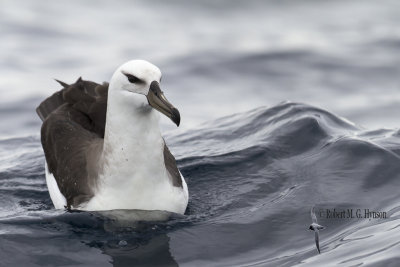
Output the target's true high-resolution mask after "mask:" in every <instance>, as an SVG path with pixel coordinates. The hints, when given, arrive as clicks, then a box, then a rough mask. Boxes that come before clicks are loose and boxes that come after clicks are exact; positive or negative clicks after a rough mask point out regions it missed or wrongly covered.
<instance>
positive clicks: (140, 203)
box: [78, 174, 189, 214]
mask: <svg viewBox="0 0 400 267" xmlns="http://www.w3.org/2000/svg"><path fill="white" fill-rule="evenodd" d="M181 178H182V187H176V186H173V185H172V183H171V182H170V181H169V180H167V179H166V180H164V181H160V183H158V184H146V183H145V182H143V183H142V184H141V186H137V185H133V186H130V185H129V184H125V185H122V186H118V185H114V186H110V185H104V184H103V185H100V186H99V189H98V191H97V192H96V193H95V195H94V197H93V198H92V199H90V201H89V202H87V203H85V204H82V205H81V206H80V207H78V208H79V209H81V210H90V211H95V210H115V209H137V210H164V211H170V212H175V213H180V214H183V213H184V212H185V210H186V206H187V204H188V199H189V193H188V189H187V184H186V182H185V179H183V176H182V174H181Z"/></svg>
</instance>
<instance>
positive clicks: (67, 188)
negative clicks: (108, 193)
mask: <svg viewBox="0 0 400 267" xmlns="http://www.w3.org/2000/svg"><path fill="white" fill-rule="evenodd" d="M60 83H61V85H63V86H64V88H63V89H62V90H60V91H58V92H56V93H55V94H53V95H52V96H50V97H49V98H47V99H46V100H44V101H43V102H42V103H41V104H40V105H39V107H38V108H37V110H36V111H37V113H38V115H39V116H40V118H41V119H42V120H43V125H42V129H41V141H42V146H43V150H44V154H45V157H46V162H47V165H48V169H49V172H50V173H52V174H53V175H54V177H55V179H56V181H57V185H58V187H59V189H60V191H61V193H62V194H63V195H64V196H65V198H66V199H67V205H68V207H71V205H73V206H75V207H76V206H78V205H79V204H81V203H83V202H86V201H88V200H89V199H90V198H91V197H92V196H93V192H92V191H91V189H90V188H91V186H90V185H91V184H92V183H95V181H94V178H95V177H97V174H96V173H89V172H88V170H91V169H93V170H96V169H97V168H95V167H93V168H90V166H92V165H93V166H94V165H95V164H97V162H98V161H97V160H98V157H99V155H100V151H101V149H102V145H103V137H104V128H105V114H106V108H107V91H108V84H103V85H99V84H96V83H93V82H88V81H83V80H82V79H80V78H79V79H78V81H77V82H76V83H74V84H71V85H68V84H65V83H62V82H60Z"/></svg>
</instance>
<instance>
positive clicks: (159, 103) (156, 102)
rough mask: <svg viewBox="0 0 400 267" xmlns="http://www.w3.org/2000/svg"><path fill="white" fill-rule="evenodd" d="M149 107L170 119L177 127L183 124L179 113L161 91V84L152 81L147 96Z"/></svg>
mask: <svg viewBox="0 0 400 267" xmlns="http://www.w3.org/2000/svg"><path fill="white" fill-rule="evenodd" d="M147 101H148V102H149V105H150V106H152V107H153V108H155V109H156V110H158V111H160V112H161V113H162V114H164V115H165V116H167V117H168V118H170V119H171V120H172V121H173V122H174V123H175V124H176V126H179V123H180V122H181V115H180V114H179V111H178V110H177V109H176V108H175V107H174V106H173V105H172V104H171V103H170V102H169V101H168V100H167V98H166V97H165V96H164V94H163V92H162V91H161V89H160V84H159V83H158V82H157V81H152V82H151V84H150V89H149V93H148V94H147Z"/></svg>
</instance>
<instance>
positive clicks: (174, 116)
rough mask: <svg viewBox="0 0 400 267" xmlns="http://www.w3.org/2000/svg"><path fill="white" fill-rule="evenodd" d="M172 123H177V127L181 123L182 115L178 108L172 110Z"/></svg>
mask: <svg viewBox="0 0 400 267" xmlns="http://www.w3.org/2000/svg"><path fill="white" fill-rule="evenodd" d="M171 119H172V121H173V122H175V124H176V126H177V127H179V124H180V123H181V114H180V113H179V111H178V110H177V109H176V108H173V109H172V117H171Z"/></svg>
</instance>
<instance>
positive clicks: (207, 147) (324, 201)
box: [0, 102, 400, 266]
mask: <svg viewBox="0 0 400 267" xmlns="http://www.w3.org/2000/svg"><path fill="white" fill-rule="evenodd" d="M166 140H167V142H168V144H169V145H170V146H171V150H172V152H173V154H174V155H175V156H176V158H177V161H178V165H179V167H180V170H181V172H182V174H183V175H184V176H185V178H186V179H187V182H188V186H189V191H190V202H189V206H188V209H187V211H186V215H185V216H183V217H181V216H176V215H173V214H165V213H162V212H161V213H159V212H156V213H152V212H143V211H114V212H108V213H107V212H106V214H103V213H88V212H78V213H64V212H56V211H54V210H53V209H52V205H51V201H50V198H49V196H48V192H47V189H46V185H45V179H44V174H43V173H44V166H43V165H44V159H43V154H42V151H41V146H40V141H39V137H38V136H28V137H16V138H4V139H1V140H0V157H1V159H2V160H1V164H0V181H1V185H0V191H1V196H0V199H1V201H2V203H5V205H3V206H2V208H1V209H0V224H1V225H2V226H3V227H2V229H3V231H5V232H3V233H2V236H3V237H7V238H8V239H11V240H13V242H15V244H14V245H15V246H17V245H21V244H20V243H19V242H23V240H22V239H19V238H18V236H19V233H21V232H24V233H26V234H25V235H26V240H31V241H32V240H34V239H35V238H36V239H37V238H39V237H40V236H42V237H43V236H44V237H45V238H51V236H54V235H55V236H57V238H59V239H60V240H63V241H65V240H67V239H68V240H69V241H68V242H71V240H76V242H78V241H79V240H82V239H84V240H85V241H84V244H85V246H84V248H82V246H81V245H79V246H78V245H77V243H74V244H75V245H72V246H73V247H75V248H78V247H79V249H80V250H82V251H89V250H90V249H91V248H96V249H100V250H101V251H102V252H103V253H104V254H105V255H109V256H110V257H111V258H112V259H113V261H114V262H119V261H122V262H123V260H124V259H127V258H129V259H130V260H132V257H135V259H136V260H137V259H142V260H143V259H144V258H143V257H144V256H143V254H141V251H142V250H141V249H140V248H146V249H147V250H148V253H156V252H157V253H163V254H162V255H164V256H163V257H161V258H162V259H163V260H164V261H166V262H174V260H177V261H178V262H179V263H188V264H190V263H194V262H197V260H198V259H199V258H200V259H203V260H205V259H214V260H216V261H217V260H218V259H219V260H222V261H223V262H224V264H226V265H240V264H250V263H252V264H256V265H257V264H259V265H271V266H276V265H277V264H278V265H279V264H281V265H293V264H297V263H299V264H301V263H302V262H307V263H310V262H313V261H314V255H315V247H314V240H313V234H311V233H309V232H308V231H307V228H308V225H309V224H310V223H311V218H310V208H311V207H312V206H316V208H317V209H318V210H326V209H338V210H339V209H370V210H376V211H385V212H387V214H388V218H387V219H386V220H367V219H364V220H363V219H358V220H357V219H348V220H338V219H337V220H332V219H329V218H324V217H319V222H320V223H321V224H322V225H325V226H327V229H326V230H324V231H323V232H321V249H322V251H323V254H321V255H322V256H321V257H320V258H319V259H329V260H331V261H332V262H335V263H340V262H344V263H348V262H351V263H354V264H356V263H363V262H365V261H367V260H368V261H370V260H369V259H370V258H369V256H368V255H372V254H368V255H366V256H362V255H363V253H364V251H366V250H367V249H369V248H367V247H365V245H364V244H363V243H362V241H357V240H358V239H360V240H361V239H362V238H361V237H362V236H363V234H360V233H363V231H364V232H368V233H370V234H371V237H365V238H367V239H368V240H370V242H377V239H378V238H381V237H384V238H385V240H386V241H387V242H386V243H385V244H382V245H381V246H377V247H376V248H374V249H373V252H374V253H380V252H379V251H383V252H384V253H387V254H385V255H387V257H386V258H385V260H388V261H394V259H395V256H394V255H393V254H392V250H393V248H395V247H396V246H398V241H397V239H396V238H390V235H392V236H397V234H395V233H394V230H390V231H389V230H388V229H392V228H393V227H395V226H396V224H398V220H399V215H396V214H398V211H399V210H400V206H399V204H398V199H399V194H400V193H399V191H398V188H400V134H399V131H396V130H388V129H378V130H373V131H371V130H365V129H363V128H362V127H359V126H357V125H355V124H353V123H351V122H349V121H347V120H345V119H343V118H340V117H338V116H336V115H334V114H332V113H330V112H328V111H326V110H323V109H320V108H317V107H313V106H309V105H305V104H300V103H291V102H284V103H281V104H279V105H277V106H274V107H271V108H266V107H261V108H257V109H254V110H251V111H248V112H244V113H239V114H234V115H231V116H227V117H223V118H220V119H217V120H215V121H213V122H209V123H206V124H203V125H201V126H199V127H197V128H194V129H191V130H186V131H181V132H179V131H176V132H171V133H169V134H168V135H167V136H166ZM121 218H122V219H121ZM145 218H152V219H153V222H147V223H144V224H143V223H142V224H140V223H139V224H138V223H136V221H138V220H139V221H140V220H143V219H145ZM162 218H164V220H162ZM168 218H169V220H167V221H165V219H168ZM379 225H380V226H379ZM380 227H381V228H382V229H387V231H389V233H390V235H389V236H388V234H387V231H386V232H382V230H381V228H380ZM350 239H351V240H353V239H354V240H356V241H351V242H352V243H351V244H352V246H350V245H348V243H349V240H350ZM18 240H19V241H18ZM26 240H24V242H25V241H26ZM32 242H33V244H36V246H39V247H40V246H41V245H39V244H37V242H36V243H35V241H32ZM65 242H67V241H65ZM78 243H79V242H78ZM51 244H52V246H56V247H58V248H61V247H60V244H59V243H57V242H55V243H51ZM80 244H81V243H80ZM138 244H139V245H138ZM157 244H159V245H157ZM207 247H219V248H220V249H219V250H212V251H210V250H208V249H205V248H207ZM27 249H28V250H29V248H27ZM344 249H346V250H350V251H353V252H354V253H355V254H357V255H359V256H358V257H356V256H354V257H353V256H349V255H348V254H346V253H345V251H344ZM260 251H262V253H261V252H260ZM59 252H60V251H58V250H57V249H56V250H55V252H54V255H58V254H57V253H59ZM1 253H3V252H1ZM90 253H93V252H90ZM371 253H372V252H371ZM128 254H129V255H130V256H129V255H128ZM132 255H134V256H132ZM240 255H244V256H242V257H241V256H240ZM324 255H326V256H324ZM332 255H340V258H339V257H337V258H334V257H333V256H332ZM3 256H4V255H3ZM27 257H28V258H29V255H28V256H27ZM32 257H34V256H32ZM27 262H28V260H27Z"/></svg>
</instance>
